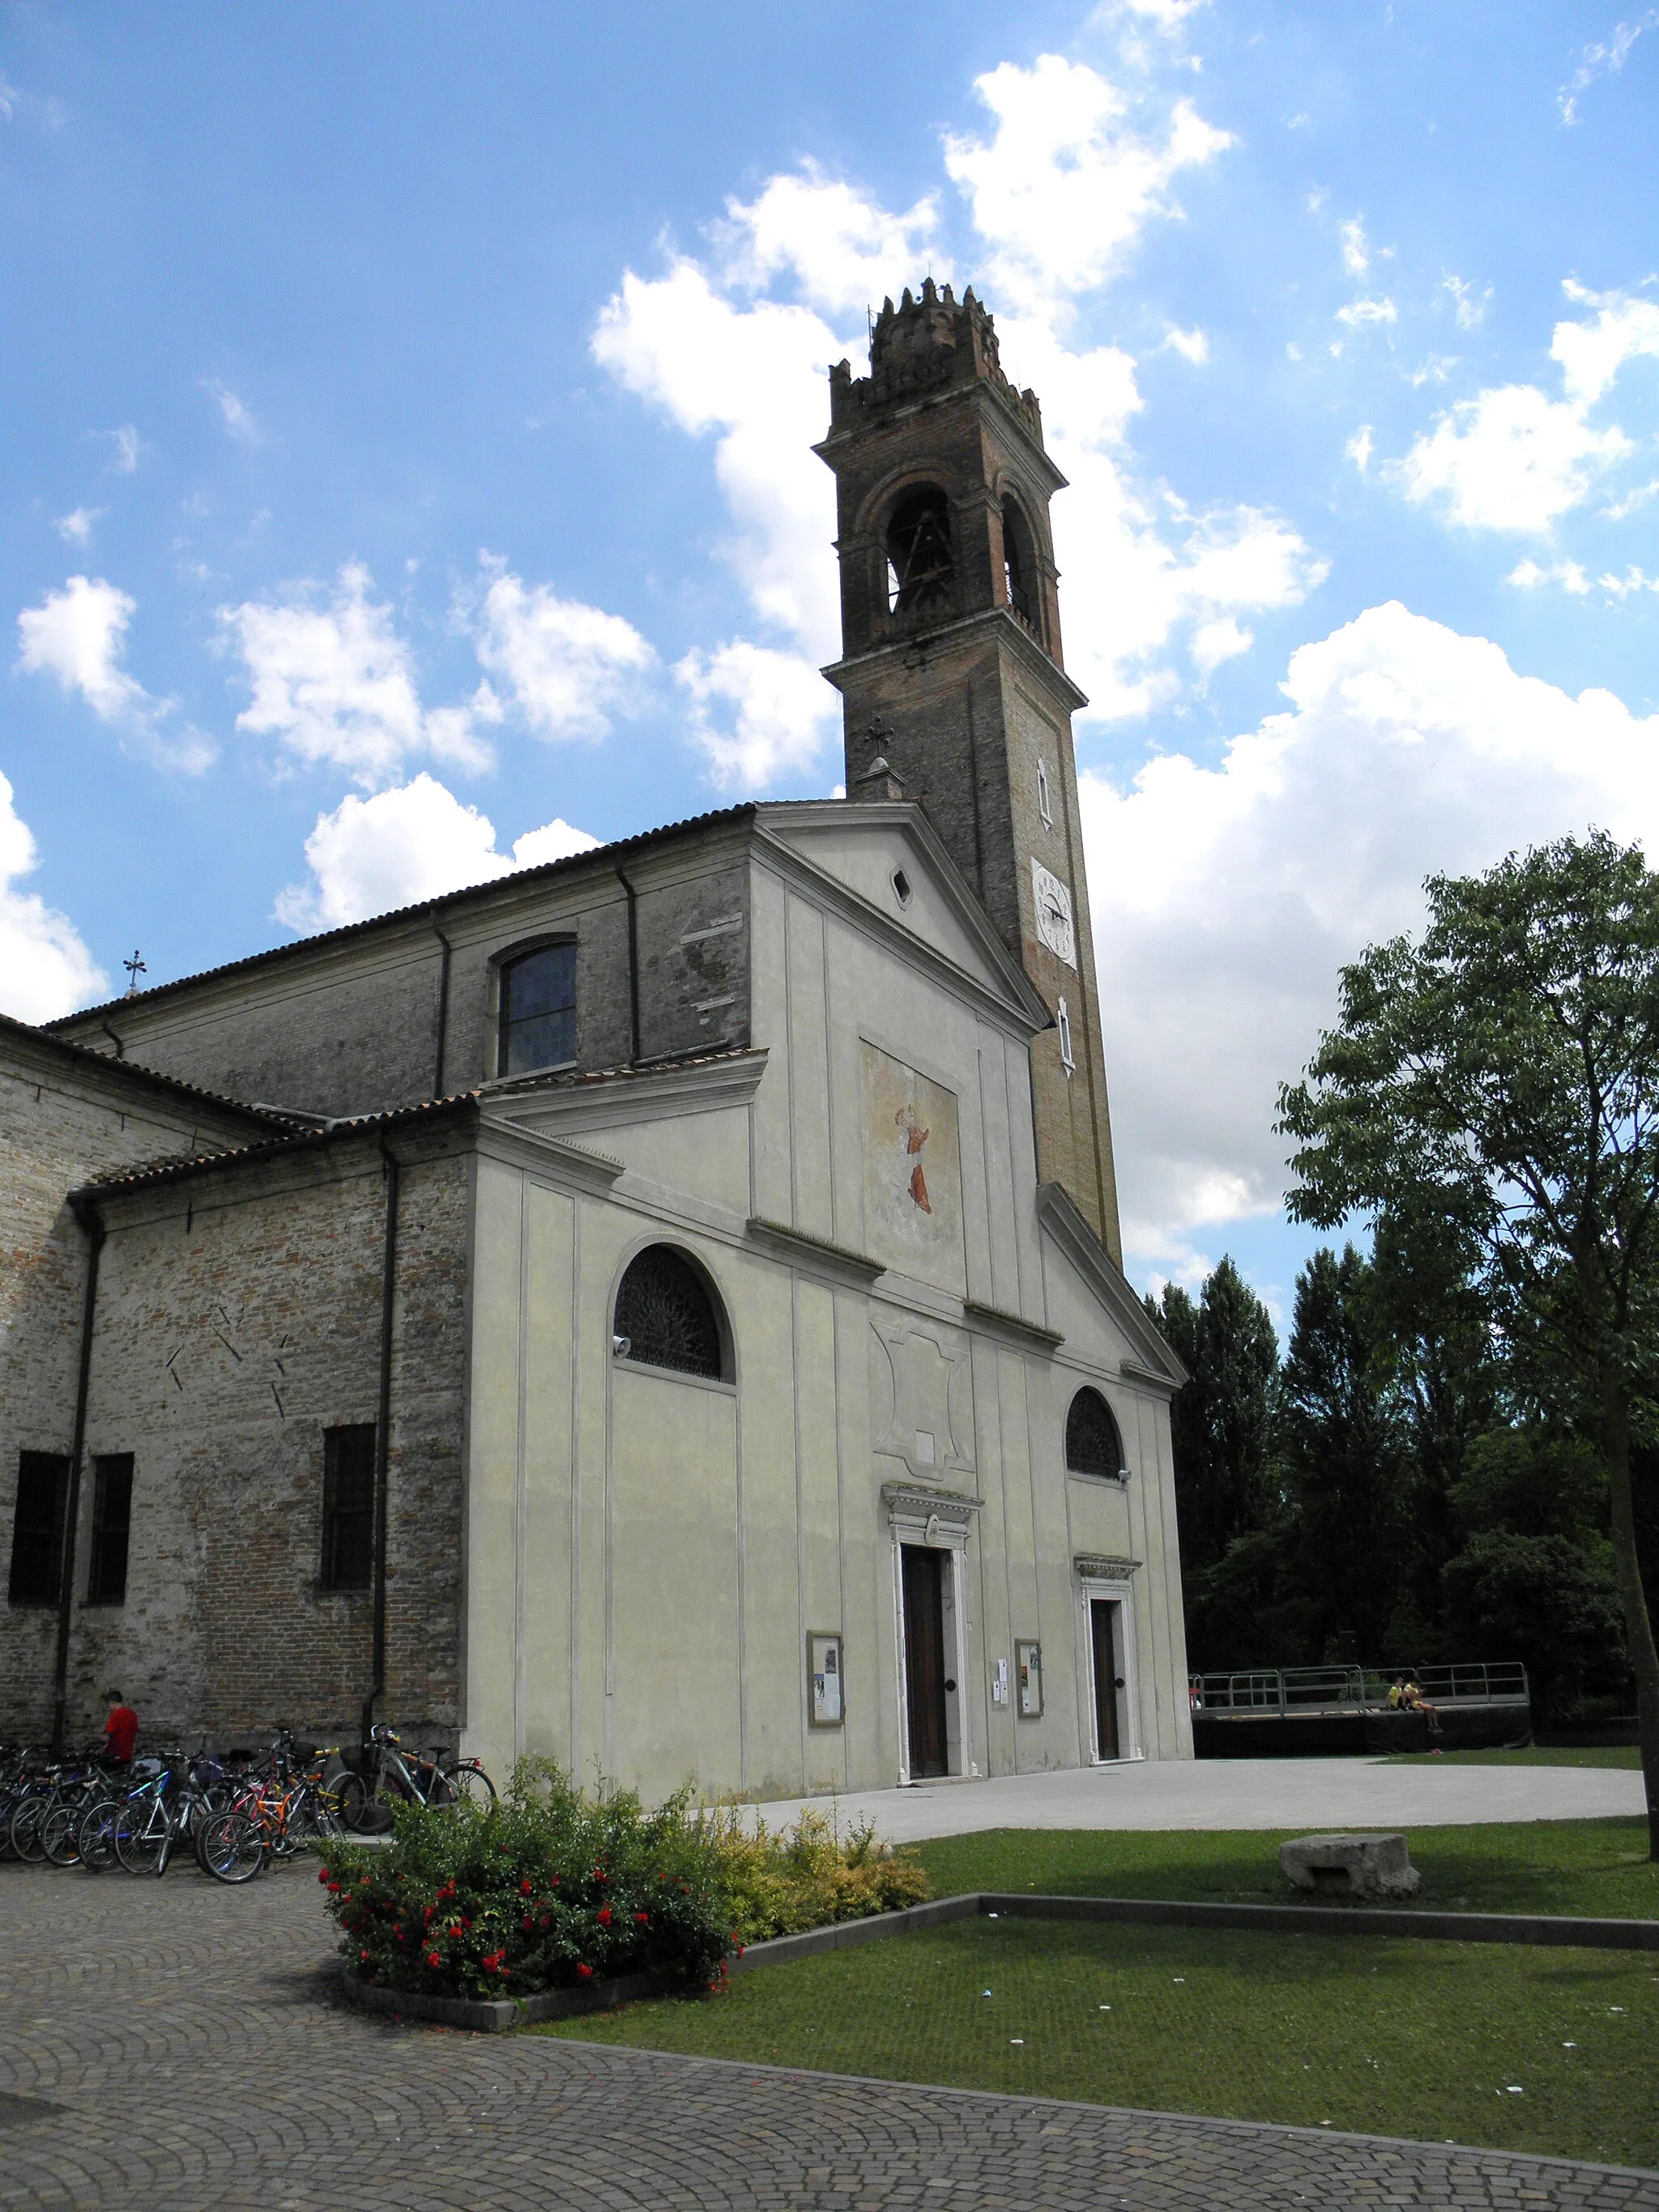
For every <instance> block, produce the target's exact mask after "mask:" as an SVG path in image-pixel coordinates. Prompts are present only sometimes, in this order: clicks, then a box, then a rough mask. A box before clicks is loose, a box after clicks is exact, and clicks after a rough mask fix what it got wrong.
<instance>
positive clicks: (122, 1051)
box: [98, 1022, 127, 1060]
mask: <svg viewBox="0 0 1659 2212" xmlns="http://www.w3.org/2000/svg"><path fill="white" fill-rule="evenodd" d="M98 1026H99V1028H100V1030H102V1031H103V1032H104V1035H105V1036H106V1037H107V1038H108V1039H109V1041H110V1042H111V1043H112V1045H113V1046H114V1047H115V1057H116V1058H117V1060H125V1058H126V1056H127V1048H126V1047H125V1045H124V1044H123V1043H122V1042H121V1040H120V1038H119V1037H118V1036H116V1034H115V1032H114V1030H112V1028H111V1027H110V1025H109V1024H108V1023H107V1022H100V1023H99V1024H98Z"/></svg>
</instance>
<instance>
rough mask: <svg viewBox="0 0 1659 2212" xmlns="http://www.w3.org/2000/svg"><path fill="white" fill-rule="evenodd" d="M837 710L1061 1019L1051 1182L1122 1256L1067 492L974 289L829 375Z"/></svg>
mask: <svg viewBox="0 0 1659 2212" xmlns="http://www.w3.org/2000/svg"><path fill="white" fill-rule="evenodd" d="M829 410H830V421H829V435H828V437H827V438H825V439H824V441H823V443H822V444H821V445H819V446H817V447H815V448H814V450H815V451H816V452H817V454H818V455H819V456H820V458H821V459H823V461H824V462H825V463H826V464H827V465H828V466H829V468H830V469H831V470H832V471H834V473H835V477H836V515H837V536H836V550H837V551H838V553H839V555H840V559H841V611H842V657H841V659H839V660H838V661H836V663H835V664H834V665H832V666H831V667H829V668H827V669H825V671H823V672H824V674H825V675H826V676H827V677H828V678H829V681H830V682H831V683H832V684H835V686H836V689H837V690H839V691H840V693H841V695H842V705H843V717H844V723H845V733H846V751H847V790H848V797H849V798H850V799H855V800H857V799H890V798H897V797H901V796H902V798H904V799H909V800H912V801H914V802H915V803H916V804H917V805H920V806H921V808H922V810H923V811H925V813H926V814H927V818H928V820H929V821H930V822H931V823H932V824H933V828H934V829H936V830H937V831H938V833H939V836H940V837H941V839H942V840H943V842H944V843H945V846H946V847H947V848H948V849H949V851H950V853H951V857H952V858H953V859H954V860H955V861H956V862H957V866H959V867H960V868H961V870H962V872H963V874H964V875H965V876H966V877H967V878H968V880H969V883H970V884H973V886H974V888H975V890H976V891H977V892H978V894H979V896H980V899H981V902H982V903H983V904H984V907H985V908H986V911H987V914H988V915H990V917H991V921H992V922H993V924H994V927H996V929H997V930H998V931H999V932H1000V934H1001V936H1002V938H1003V939H1004V941H1005V942H1006V945H1008V947H1009V950H1010V951H1012V952H1013V953H1014V955H1015V956H1016V957H1017V958H1018V959H1019V960H1020V961H1021V963H1023V965H1024V969H1025V971H1026V973H1027V975H1030V979H1031V981H1032V982H1033V983H1034V984H1035V985H1036V988H1037V990H1038V991H1039V993H1040V994H1042V999H1043V1000H1044V1002H1045V1004H1046V1005H1047V1006H1048V1008H1049V1010H1050V1012H1051V1013H1052V1014H1053V1016H1054V1028H1053V1029H1052V1030H1048V1031H1045V1032H1044V1033H1043V1034H1042V1036H1039V1037H1038V1038H1037V1039H1036V1042H1035V1043H1034V1045H1033V1047H1032V1081H1033V1088H1034V1092H1035V1097H1036V1120H1037V1145H1038V1155H1039V1157H1038V1168H1039V1172H1040V1173H1041V1175H1042V1177H1043V1179H1044V1180H1045V1181H1053V1182H1059V1183H1060V1184H1061V1185H1062V1186H1063V1187H1064V1188H1066V1190H1067V1191H1068V1192H1069V1193H1070V1194H1071V1195H1072V1197H1073V1199H1074V1200H1076V1201H1077V1203H1078V1205H1079V1206H1080V1207H1081V1208H1082V1210H1083V1212H1084V1213H1085V1216H1086V1218H1088V1220H1089V1222H1090V1223H1091V1225H1092V1226H1093V1228H1094V1229H1095V1231H1096V1232H1097V1235H1098V1236H1099V1237H1100V1239H1101V1241H1102V1243H1103V1244H1104V1245H1105V1246H1106V1248H1107V1249H1108V1250H1109V1252H1110V1253H1111V1255H1112V1256H1113V1257H1114V1258H1115V1259H1118V1260H1120V1263H1121V1250H1120V1244H1119V1235H1118V1221H1117V1194H1116V1182H1115V1174H1114V1170H1113V1165H1112V1148H1111V1127H1110V1122H1109V1115H1108V1112H1107V1103H1106V1071H1105V1061H1104V1056H1103V1051H1102V1048H1101V1042H1100V1017H1099V1006H1098V1000H1097V992H1096V987H1095V972H1094V947H1093V940H1092V934H1091V928H1090V923H1089V902H1088V889H1087V884H1086V881H1085V872H1084V861H1083V832H1082V822H1081V818H1080V815H1079V806H1078V791H1077V770H1076V764H1075V762H1074V759H1073V750H1072V715H1073V713H1074V712H1075V711H1076V709H1077V708H1079V707H1082V706H1085V705H1086V703H1087V702H1086V701H1085V698H1084V696H1083V694H1082V693H1081V692H1080V691H1079V690H1078V688H1077V686H1076V685H1075V684H1073V682H1072V680H1071V678H1069V677H1068V676H1067V675H1066V669H1065V663H1064V659H1063V657H1062V653H1061V647H1060V600H1059V593H1058V589H1057V586H1058V571H1057V570H1056V568H1055V567H1054V545H1053V539H1052V537H1051V535H1050V532H1049V524H1048V502H1049V501H1050V500H1051V499H1052V498H1053V496H1054V494H1055V492H1057V491H1060V490H1062V489H1064V488H1065V483H1066V479H1065V477H1063V476H1062V475H1061V474H1060V471H1059V470H1058V469H1057V468H1056V467H1055V466H1054V463H1053V462H1052V461H1051V460H1050V459H1049V458H1048V452H1047V450H1046V448H1045V447H1044V445H1043V440H1042V409H1041V407H1040V406H1039V404H1038V403H1037V398H1036V393H1035V392H1023V391H1021V390H1019V389H1018V387H1017V386H1015V385H1014V384H1013V383H1012V381H1011V380H1010V379H1009V378H1008V377H1007V376H1006V374H1004V372H1003V368H1002V364H1001V359H1000V350H999V348H998V343H997V335H996V326H995V324H994V321H993V319H992V318H991V316H990V314H989V313H987V310H986V308H985V307H984V306H983V305H982V303H981V301H979V300H978V299H976V298H975V295H974V293H973V291H972V289H969V290H967V291H964V292H963V295H962V297H961V298H960V299H959V300H958V299H957V298H956V297H955V296H954V295H953V294H952V291H951V287H950V286H949V285H948V284H947V285H945V287H944V289H942V290H941V289H937V288H936V287H935V286H934V284H933V280H932V279H931V278H929V279H928V280H927V282H926V283H924V284H923V285H922V288H921V294H920V295H919V296H913V295H911V293H910V292H909V291H908V290H907V291H906V292H905V294H904V295H903V297H902V300H901V301H900V302H899V304H898V306H897V307H895V306H894V305H893V303H892V301H890V300H886V301H883V303H882V309H881V313H880V314H879V315H878V317H877V318H876V320H875V323H874V325H873V326H872V331H871V337H870V374H868V376H865V377H857V378H855V377H854V374H853V372H852V367H851V364H850V363H849V362H844V361H843V362H837V363H836V366H835V367H834V368H832V369H831V370H830V372H829Z"/></svg>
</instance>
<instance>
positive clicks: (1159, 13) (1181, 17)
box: [1099, 0, 1207, 31]
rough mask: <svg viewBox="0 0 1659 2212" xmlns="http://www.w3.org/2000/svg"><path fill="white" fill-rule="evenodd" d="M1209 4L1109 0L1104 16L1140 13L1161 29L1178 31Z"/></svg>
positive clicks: (1203, 1)
mask: <svg viewBox="0 0 1659 2212" xmlns="http://www.w3.org/2000/svg"><path fill="white" fill-rule="evenodd" d="M1206 5H1207V0H1107V5H1106V6H1105V7H1103V9H1101V10H1100V11H1099V12H1100V14H1101V15H1103V16H1106V15H1139V16H1140V17H1141V18H1142V19H1143V21H1146V22H1149V23H1154V24H1156V25H1157V27H1158V29H1159V30H1161V31H1177V30H1179V29H1180V27H1181V26H1182V24H1183V23H1184V22H1185V21H1186V20H1187V18H1188V16H1189V15H1194V14H1195V13H1196V11H1197V10H1198V9H1200V8H1202V7H1205V6H1206Z"/></svg>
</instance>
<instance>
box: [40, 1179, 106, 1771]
mask: <svg viewBox="0 0 1659 2212" xmlns="http://www.w3.org/2000/svg"><path fill="white" fill-rule="evenodd" d="M70 1205H71V1206H73V1208H74V1210H75V1218H76V1221H78V1222H79V1223H80V1225H81V1228H82V1231H83V1232H84V1234H85V1236H86V1240H87V1288H86V1298H85V1302H84V1304H82V1309H81V1364H80V1371H79V1373H78V1375H77V1376H76V1385H75V1442H74V1443H73V1445H72V1446H71V1447H70V1478H69V1494H68V1496H67V1497H66V1498H65V1499H64V1541H63V1546H62V1560H63V1565H62V1579H61V1580H60V1582H59V1583H58V1658H57V1664H56V1667H55V1668H54V1670H53V1674H52V1750H53V1752H54V1753H61V1752H62V1750H63V1748H64V1722H65V1720H66V1718H67V1717H68V1706H69V1656H70V1626H71V1625H72V1623H73V1620H74V1612H75V1537H76V1529H77V1528H78V1526H79V1524H80V1517H81V1461H82V1455H84V1453H85V1450H86V1443H87V1396H88V1389H89V1387H90V1385H91V1382H92V1324H93V1318H94V1314H95V1313H96V1310H97V1306H98V1258H99V1255H100V1253H101V1252H102V1250H103V1249H104V1225H103V1223H102V1222H101V1221H100V1219H99V1218H98V1214H97V1212H96V1211H95V1210H94V1207H93V1206H92V1204H91V1202H90V1201H89V1200H86V1199H71V1200H70Z"/></svg>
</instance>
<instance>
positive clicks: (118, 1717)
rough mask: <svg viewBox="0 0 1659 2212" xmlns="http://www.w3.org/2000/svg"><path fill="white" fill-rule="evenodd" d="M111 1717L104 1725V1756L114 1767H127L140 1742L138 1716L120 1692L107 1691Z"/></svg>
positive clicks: (106, 1698)
mask: <svg viewBox="0 0 1659 2212" xmlns="http://www.w3.org/2000/svg"><path fill="white" fill-rule="evenodd" d="M104 1702H105V1703H106V1705H108V1707H109V1717H108V1719H107V1720H106V1722H105V1723H104V1756H105V1758H106V1759H108V1760H109V1762H110V1763H111V1765H114V1766H125V1765H126V1763H127V1761H128V1760H129V1759H131V1757H132V1750H133V1746H134V1745H135V1744H136V1743H137V1741H138V1716H137V1713H135V1712H134V1711H133V1710H132V1707H131V1705H128V1704H127V1702H126V1701H125V1699H124V1698H123V1697H122V1695H121V1692H119V1691H118V1690H106V1691H105V1692H104Z"/></svg>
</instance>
